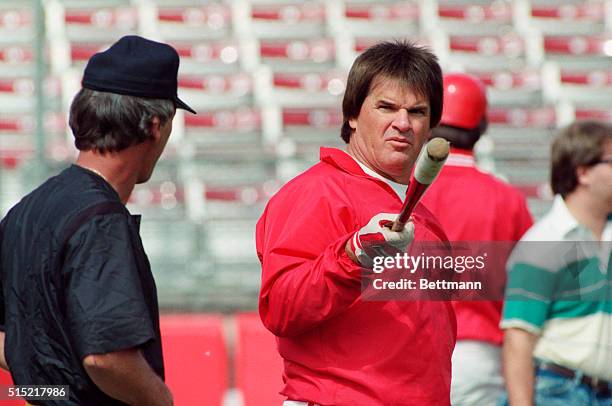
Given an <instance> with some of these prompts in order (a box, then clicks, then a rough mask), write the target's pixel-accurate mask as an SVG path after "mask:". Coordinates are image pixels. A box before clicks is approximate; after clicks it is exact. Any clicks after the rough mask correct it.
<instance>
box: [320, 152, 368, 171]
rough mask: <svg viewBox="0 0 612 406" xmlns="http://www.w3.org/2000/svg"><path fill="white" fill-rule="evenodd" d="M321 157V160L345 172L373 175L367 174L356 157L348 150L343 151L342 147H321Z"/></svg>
mask: <svg viewBox="0 0 612 406" xmlns="http://www.w3.org/2000/svg"><path fill="white" fill-rule="evenodd" d="M320 159H321V162H325V163H328V164H330V165H333V166H335V167H336V168H338V169H341V170H343V171H344V172H348V173H352V174H354V175H361V176H367V177H371V176H369V175H368V174H366V173H365V172H364V171H363V169H361V166H359V164H358V163H357V161H355V159H354V158H353V157H352V156H350V155H349V154H348V152H345V151H342V150H341V149H338V148H328V147H321V150H320ZM373 179H374V178H373Z"/></svg>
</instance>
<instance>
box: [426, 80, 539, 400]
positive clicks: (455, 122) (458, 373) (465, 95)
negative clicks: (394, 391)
mask: <svg viewBox="0 0 612 406" xmlns="http://www.w3.org/2000/svg"><path fill="white" fill-rule="evenodd" d="M487 124H488V121H487V96H486V90H485V86H484V84H483V83H482V82H481V81H480V80H479V79H478V78H476V77H474V76H472V75H469V74H465V73H449V74H446V75H444V105H443V108H442V118H441V120H440V125H439V126H438V127H436V128H434V130H433V131H432V137H442V138H444V139H446V140H448V141H449V142H450V143H451V152H450V155H449V157H448V159H447V161H446V163H445V165H444V167H443V168H442V171H441V172H440V174H439V175H438V178H437V179H436V181H435V182H434V183H433V184H432V185H431V186H430V188H429V189H428V191H427V193H426V194H425V195H424V196H423V199H422V202H423V204H424V205H425V206H426V207H427V208H428V209H429V210H430V211H431V212H432V213H433V214H434V215H435V216H436V217H437V218H438V220H439V221H440V224H442V228H443V229H444V232H445V233H446V235H447V236H448V238H449V240H450V241H481V242H488V241H509V242H511V241H514V242H516V241H518V240H519V239H520V238H521V237H522V235H523V234H524V233H525V231H527V229H529V227H530V226H531V225H532V224H533V220H532V217H531V214H530V213H529V210H528V209H527V204H526V201H525V197H524V196H523V195H522V194H521V193H520V192H519V191H518V190H516V189H515V188H513V187H512V186H510V185H509V184H507V183H506V182H504V181H502V180H500V179H498V178H496V177H495V176H493V175H491V174H489V173H485V172H483V171H481V170H479V169H478V168H477V167H476V163H475V161H474V146H475V144H476V143H477V142H478V140H479V139H480V137H481V136H482V135H483V134H484V133H485V132H486V130H487ZM502 262H503V263H504V264H505V262H506V261H505V259H504V260H503V261H502ZM491 269H493V268H491ZM499 278H505V273H501V274H500V275H499ZM500 296H501V294H500ZM499 299H500V300H499V301H486V300H478V301H467V300H465V301H454V302H453V308H454V309H455V313H456V316H457V345H456V346H455V350H454V352H453V380H452V383H451V403H452V404H453V406H471V405H482V406H486V405H495V404H496V402H497V401H498V400H499V398H500V396H501V395H502V393H503V378H502V374H501V345H502V339H503V334H502V331H501V330H500V328H499V321H500V318H501V310H502V300H501V299H502V298H501V297H500V298H499Z"/></svg>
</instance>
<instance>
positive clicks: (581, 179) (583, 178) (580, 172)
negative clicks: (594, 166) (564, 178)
mask: <svg viewBox="0 0 612 406" xmlns="http://www.w3.org/2000/svg"><path fill="white" fill-rule="evenodd" d="M590 170H591V168H590V167H588V166H579V167H577V168H576V180H577V181H578V185H588V184H589V183H590V177H589V173H590Z"/></svg>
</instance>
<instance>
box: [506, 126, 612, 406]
mask: <svg viewBox="0 0 612 406" xmlns="http://www.w3.org/2000/svg"><path fill="white" fill-rule="evenodd" d="M551 160H552V163H551V185H552V190H553V192H554V193H555V194H556V197H555V200H554V203H553V206H552V208H551V210H550V212H548V214H547V215H546V216H545V217H544V218H542V219H541V220H540V221H539V222H537V223H536V224H535V225H534V226H533V227H532V228H531V229H529V231H527V233H526V234H525V235H524V236H523V238H522V239H521V242H519V244H517V246H516V247H515V249H514V251H513V253H512V255H511V258H510V260H509V262H508V270H509V274H508V284H507V289H506V301H505V306H504V311H503V317H502V322H501V327H502V328H503V329H504V330H505V334H504V345H503V366H504V375H505V379H506V384H507V390H508V401H509V404H510V405H512V406H515V405H516V406H519V405H520V406H529V405H533V404H536V405H567V406H572V405H594V406H601V405H612V368H611V367H610V366H611V365H612V345H611V343H612V289H611V287H612V284H611V282H612V261H611V259H612V258H611V247H612V125H610V124H609V123H603V122H597V121H582V122H576V123H573V124H572V125H570V126H569V127H567V128H565V129H564V130H562V131H561V133H560V134H559V135H558V136H557V137H556V138H555V140H554V142H553V145H552V154H551Z"/></svg>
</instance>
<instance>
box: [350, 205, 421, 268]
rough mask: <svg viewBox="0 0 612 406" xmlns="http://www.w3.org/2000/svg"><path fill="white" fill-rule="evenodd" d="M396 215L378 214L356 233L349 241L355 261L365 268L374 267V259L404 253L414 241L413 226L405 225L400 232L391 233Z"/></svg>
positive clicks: (409, 223) (410, 224) (411, 224)
mask: <svg viewBox="0 0 612 406" xmlns="http://www.w3.org/2000/svg"><path fill="white" fill-rule="evenodd" d="M396 218H397V214H390V213H379V214H377V215H375V216H374V217H372V218H371V219H370V221H369V222H368V224H366V225H365V226H363V227H362V228H361V229H359V231H357V232H356V233H355V234H354V235H353V237H352V238H351V240H350V244H351V249H352V251H353V253H354V254H355V256H356V257H357V260H358V261H359V263H360V264H361V266H364V267H366V268H371V267H372V266H373V265H374V257H377V256H393V255H395V254H397V253H404V252H406V251H407V250H408V246H409V245H410V243H411V242H412V240H414V224H413V223H412V222H411V221H408V222H407V223H406V226H405V227H404V229H403V230H402V231H391V227H390V226H391V224H392V223H393V221H394V220H395V219H396Z"/></svg>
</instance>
